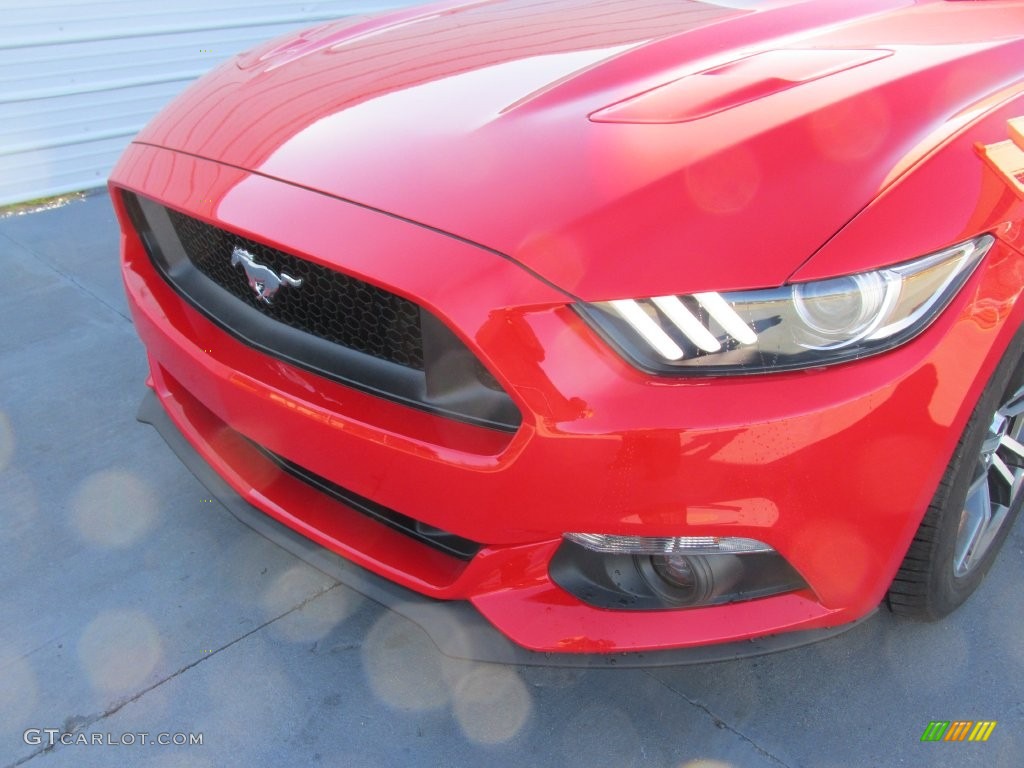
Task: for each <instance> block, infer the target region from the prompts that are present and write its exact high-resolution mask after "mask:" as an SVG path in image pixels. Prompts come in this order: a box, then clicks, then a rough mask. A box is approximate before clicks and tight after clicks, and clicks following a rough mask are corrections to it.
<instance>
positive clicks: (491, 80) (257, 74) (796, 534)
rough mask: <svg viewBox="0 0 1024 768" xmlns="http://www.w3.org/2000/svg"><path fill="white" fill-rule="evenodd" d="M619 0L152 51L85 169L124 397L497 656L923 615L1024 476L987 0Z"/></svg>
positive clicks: (1010, 97) (1016, 282) (1008, 137)
mask: <svg viewBox="0 0 1024 768" xmlns="http://www.w3.org/2000/svg"><path fill="white" fill-rule="evenodd" d="M640 5H642V7H638V4H634V3H631V2H627V0H621V1H619V0H609V2H602V3H588V2H582V0H552V1H551V2H523V1H522V0H499V1H497V2H455V3H446V4H439V5H432V6H427V7H424V8H418V9H413V10H409V11H405V12H402V13H398V14H393V15H391V16H385V17H382V18H378V19H371V20H354V21H343V22H338V23H335V24H328V25H324V26H321V27H318V28H316V29H313V30H309V31H307V32H305V33H302V34H299V35H292V36H289V37H288V38H286V39H283V40H278V41H274V42H272V43H269V44H267V45H266V46H263V47H261V48H257V49H255V50H253V51H250V52H248V53H245V54H243V55H241V56H240V57H237V58H236V59H234V60H233V61H231V62H228V63H226V64H225V65H223V66H222V67H220V68H219V69H217V70H216V71H215V72H213V73H211V74H210V75H208V76H207V77H205V78H203V79H202V80H200V81H199V82H198V83H197V84H195V85H194V86H192V87H191V88H190V89H189V90H188V91H187V92H186V93H185V94H183V95H182V96H181V97H180V98H179V99H178V100H176V101H175V102H174V103H173V104H172V105H170V106H169V107H168V108H167V109H166V110H165V111H164V112H163V113H162V114H161V115H160V116H159V117H158V118H157V119H156V120H155V121H154V122H153V123H152V124H151V125H150V126H148V127H147V128H146V129H145V130H144V131H143V132H142V133H141V134H140V135H139V136H138V137H137V139H136V141H135V142H134V143H133V144H132V145H131V146H130V147H129V149H128V150H127V151H126V153H125V155H124V156H123V158H122V160H121V162H120V164H119V165H118V167H117V168H116V170H115V172H114V174H113V176H112V178H111V182H110V185H111V191H112V195H113V199H114V203H115V207H116V209H117V211H118V214H119V218H120V221H121V225H122V228H123V237H122V246H123V274H124V280H125V285H126V289H127V292H128V297H129V304H130V307H131V310H132V314H133V318H134V320H135V324H136V327H137V330H138V333H139V335H140V336H141V338H142V340H143V342H144V343H145V346H146V350H147V353H148V356H149V364H150V371H151V376H150V381H149V384H150V386H151V387H152V389H153V392H154V393H155V397H156V398H157V399H158V400H159V403H160V405H161V406H162V409H163V411H164V412H165V413H166V415H167V416H168V417H169V419H170V421H171V422H172V423H173V425H174V427H175V429H176V430H177V431H178V432H180V434H181V435H183V436H184V438H185V439H187V441H188V443H190V444H191V446H192V449H194V450H195V451H197V452H198V453H199V455H200V456H201V457H202V458H203V460H204V461H205V462H206V463H208V464H209V466H210V467H212V469H213V470H214V471H215V472H216V473H217V474H218V475H219V476H220V478H221V479H222V480H223V481H225V482H226V483H227V484H228V485H229V486H230V487H231V489H233V491H234V493H236V494H238V495H240V496H241V497H242V498H243V499H245V500H246V501H247V502H248V503H249V504H251V505H252V506H254V507H255V508H257V509H259V510H261V512H262V513H264V514H266V515H268V516H270V517H271V518H274V519H276V520H277V521H279V522H281V523H283V524H284V525H286V526H288V527H290V528H292V529H294V530H295V531H297V532H299V533H301V534H303V535H304V536H306V537H308V538H309V539H311V540H312V541H314V542H316V543H318V544H319V545H322V546H323V547H326V548H327V549H329V550H331V551H333V552H335V553H337V554H339V555H341V556H343V557H344V558H346V559H348V560H350V561H352V562H353V563H355V564H357V565H359V566H361V567H362V568H364V569H367V570H368V571H371V572H373V573H375V574H377V575H379V576H381V577H384V578H385V579H387V580H390V581H391V582H394V583H396V584H398V585H401V587H403V588H407V589H408V590H410V591H411V592H413V593H418V594H419V595H421V596H425V597H426V598H430V599H436V600H438V601H468V602H469V603H471V604H472V606H473V607H474V608H475V610H476V611H478V612H479V614H480V615H482V616H483V617H485V618H486V619H487V621H488V622H489V623H490V624H491V625H493V626H494V627H495V628H497V629H498V630H499V631H500V632H501V633H502V634H504V635H505V636H506V637H507V638H509V639H510V640H511V641H513V642H514V643H515V644H517V645H518V646H522V647H524V648H526V649H529V650H532V651H544V652H551V653H556V652H562V653H566V652H612V651H615V652H620V651H652V650H663V649H678V648H692V647H696V646H706V645H709V644H719V643H729V642H731V641H741V640H748V639H752V638H763V637H766V636H774V635H782V634H784V633H794V634H792V635H791V636H792V637H793V638H796V637H799V636H800V635H799V634H798V633H796V631H798V630H826V629H831V628H838V627H842V626H844V625H849V624H850V623H851V622H854V621H856V620H858V619H860V618H862V617H864V616H865V615H868V614H870V613H871V612H872V611H873V610H874V609H875V608H876V607H877V606H878V605H879V604H880V603H882V602H884V601H888V602H889V604H890V605H892V606H893V607H894V608H895V609H896V610H899V611H901V612H903V613H908V614H911V615H917V616H921V617H925V618H934V617H937V616H939V615H942V614H944V613H947V612H948V611H949V610H952V609H953V608H955V607H956V605H957V604H959V602H962V600H963V599H964V598H966V596H967V594H969V593H970V591H972V590H973V589H974V587H975V586H977V583H978V582H979V581H980V579H981V577H983V576H984V572H985V571H986V570H987V568H988V566H989V565H990V564H991V561H992V559H993V558H994V556H995V553H996V551H998V547H999V544H1000V543H1001V541H1002V540H1003V538H1005V536H1006V535H1007V531H1008V530H1009V526H1010V524H1011V523H1012V520H1013V518H1014V516H1015V515H1016V513H1017V508H1018V507H1019V502H1020V501H1021V498H1020V494H1018V493H1017V491H1018V489H1019V487H1020V486H1021V484H1022V482H1024V481H1022V477H1024V446H1022V445H1021V441H1024V437H1022V436H1021V431H1024V424H1022V422H1024V417H1021V414H1022V413H1024V380H1022V379H1024V370H1019V368H1020V366H1018V365H1017V363H1018V361H1019V358H1020V356H1021V352H1022V349H1021V348H1022V345H1024V341H1022V339H1021V337H1020V335H1019V334H1018V328H1019V327H1020V326H1021V319H1022V312H1024V305H1022V304H1021V303H1020V302H1019V301H1018V299H1019V296H1020V292H1021V289H1022V287H1024V279H1022V277H1024V258H1022V256H1021V252H1020V249H1021V246H1022V244H1024V224H1022V222H1024V162H1021V163H1020V165H1019V166H1017V168H1016V169H1015V168H1014V164H1015V163H1016V162H1017V161H1018V154H1016V153H1019V156H1020V158H1024V137H1022V136H1021V132H1022V129H1024V120H1020V119H1018V118H1020V117H1021V116H1024V65H1022V62H1024V3H1021V2H1011V1H1010V0H1005V1H1002V0H986V1H984V2H950V1H949V0H921V1H920V2H911V1H910V0H866V1H865V0H858V1H857V2H849V1H846V0H837V1H831V0H809V1H806V2H795V1H790V2H784V1H777V2H762V3H735V2H731V3H725V2H698V1H697V0H673V1H671V2H670V1H669V0H662V1H660V2H654V3H644V4H640ZM1017 170H1019V171H1020V174H1021V175H1020V176H1019V177H1018V176H1017V175H1016V172H1017ZM807 636H808V637H811V636H813V635H811V634H808V635H807Z"/></svg>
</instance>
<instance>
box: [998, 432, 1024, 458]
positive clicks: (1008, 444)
mask: <svg viewBox="0 0 1024 768" xmlns="http://www.w3.org/2000/svg"><path fill="white" fill-rule="evenodd" d="M999 445H1001V446H1002V447H1004V448H1006V449H1007V450H1009V451H1013V453H1015V454H1016V455H1017V456H1019V457H1021V458H1024V445H1021V444H1020V443H1018V442H1017V441H1016V440H1014V439H1013V438H1012V437H1010V436H1009V435H1003V436H1002V437H1001V438H999Z"/></svg>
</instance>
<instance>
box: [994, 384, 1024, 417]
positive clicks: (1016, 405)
mask: <svg viewBox="0 0 1024 768" xmlns="http://www.w3.org/2000/svg"><path fill="white" fill-rule="evenodd" d="M996 413H998V414H999V415H1001V416H1002V417H1003V418H1006V419H1012V418H1013V417H1014V416H1020V415H1021V414H1024V387H1021V388H1020V389H1018V390H1017V391H1016V392H1015V393H1014V395H1013V397H1011V398H1010V399H1009V400H1008V401H1007V402H1006V403H1005V404H1004V405H1003V406H1001V407H1000V408H999V410H998V411H996Z"/></svg>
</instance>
